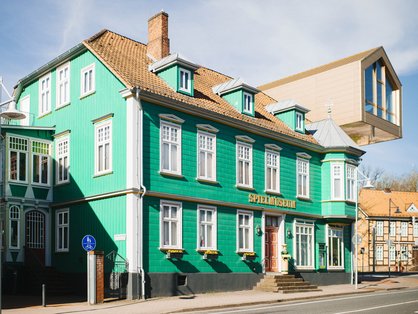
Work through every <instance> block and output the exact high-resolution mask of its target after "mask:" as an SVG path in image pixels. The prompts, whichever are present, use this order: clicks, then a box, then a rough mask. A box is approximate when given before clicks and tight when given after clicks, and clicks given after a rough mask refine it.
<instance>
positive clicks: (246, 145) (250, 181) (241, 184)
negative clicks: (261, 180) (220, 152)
mask: <svg viewBox="0 0 418 314" xmlns="http://www.w3.org/2000/svg"><path fill="white" fill-rule="evenodd" d="M241 147H242V148H243V155H244V156H243V157H240V148H241ZM246 149H248V159H247V158H245V150H246ZM236 163H237V165H236V182H237V186H238V187H245V188H252V187H253V145H251V144H249V143H244V142H239V141H237V143H236ZM240 163H242V182H240V177H239V169H240ZM247 163H248V184H246V183H245V175H246V173H245V169H246V167H244V166H245V164H247Z"/></svg>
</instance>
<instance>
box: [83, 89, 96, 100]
mask: <svg viewBox="0 0 418 314" xmlns="http://www.w3.org/2000/svg"><path fill="white" fill-rule="evenodd" d="M95 93H96V90H92V91H91V92H88V93H85V94H83V95H80V100H81V99H83V98H86V97H88V96H90V95H93V94H95Z"/></svg>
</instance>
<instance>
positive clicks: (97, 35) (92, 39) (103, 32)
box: [83, 28, 147, 46]
mask: <svg viewBox="0 0 418 314" xmlns="http://www.w3.org/2000/svg"><path fill="white" fill-rule="evenodd" d="M107 32H108V33H112V34H114V35H117V36H119V37H122V38H125V39H128V40H131V41H133V42H135V43H138V44H141V45H144V46H147V44H144V43H143V42H140V41H138V40H135V39H132V38H130V37H127V36H125V35H122V34H119V33H117V32H114V31H111V30H109V29H107V28H104V29H102V30H101V31H99V32H98V33H96V34H94V35H93V36H91V37H89V38H87V39H85V40H83V42H88V43H91V42H93V41H95V40H96V39H97V38H99V37H101V36H102V35H103V34H105V33H107Z"/></svg>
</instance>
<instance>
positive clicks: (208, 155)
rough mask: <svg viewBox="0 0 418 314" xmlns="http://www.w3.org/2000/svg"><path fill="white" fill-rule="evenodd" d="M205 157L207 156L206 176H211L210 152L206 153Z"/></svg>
mask: <svg viewBox="0 0 418 314" xmlns="http://www.w3.org/2000/svg"><path fill="white" fill-rule="evenodd" d="M206 158H207V171H208V173H207V177H208V178H213V177H214V176H213V171H212V170H213V162H212V154H211V153H206Z"/></svg>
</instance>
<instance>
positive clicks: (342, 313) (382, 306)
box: [335, 300, 418, 314]
mask: <svg viewBox="0 0 418 314" xmlns="http://www.w3.org/2000/svg"><path fill="white" fill-rule="evenodd" d="M409 303H418V300H413V301H407V302H401V303H394V304H388V305H381V306H374V307H366V308H363V309H360V310H354V311H347V312H338V313H335V314H347V313H356V312H364V311H370V310H377V309H382V308H384V307H391V306H398V305H403V304H409Z"/></svg>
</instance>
